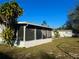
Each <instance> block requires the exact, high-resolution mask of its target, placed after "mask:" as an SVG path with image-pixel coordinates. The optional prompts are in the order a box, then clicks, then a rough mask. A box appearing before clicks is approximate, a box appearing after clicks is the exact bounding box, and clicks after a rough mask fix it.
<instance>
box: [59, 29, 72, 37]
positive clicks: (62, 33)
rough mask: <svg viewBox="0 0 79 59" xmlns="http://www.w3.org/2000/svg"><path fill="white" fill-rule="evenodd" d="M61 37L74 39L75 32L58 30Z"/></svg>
mask: <svg viewBox="0 0 79 59" xmlns="http://www.w3.org/2000/svg"><path fill="white" fill-rule="evenodd" d="M58 32H59V36H60V37H72V36H73V32H72V30H58Z"/></svg>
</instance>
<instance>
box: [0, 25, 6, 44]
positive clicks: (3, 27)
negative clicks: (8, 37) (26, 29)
mask: <svg viewBox="0 0 79 59" xmlns="http://www.w3.org/2000/svg"><path fill="white" fill-rule="evenodd" d="M4 29H5V25H3V24H0V43H2V41H3V40H2V39H3V38H2V36H1V33H2V31H3V30H4Z"/></svg>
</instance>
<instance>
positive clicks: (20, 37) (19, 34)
mask: <svg viewBox="0 0 79 59" xmlns="http://www.w3.org/2000/svg"><path fill="white" fill-rule="evenodd" d="M23 28H24V26H19V28H18V39H19V40H21V41H23Z"/></svg>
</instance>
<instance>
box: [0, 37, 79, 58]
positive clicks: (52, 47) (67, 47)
mask: <svg viewBox="0 0 79 59" xmlns="http://www.w3.org/2000/svg"><path fill="white" fill-rule="evenodd" d="M1 55H7V56H8V57H11V58H12V59H74V58H78V57H79V38H59V39H55V40H53V41H52V42H50V43H47V44H43V45H39V46H35V47H31V48H16V47H9V46H7V45H0V56H1ZM11 58H8V59H11ZM0 59H2V58H0ZM4 59H5V58H4Z"/></svg>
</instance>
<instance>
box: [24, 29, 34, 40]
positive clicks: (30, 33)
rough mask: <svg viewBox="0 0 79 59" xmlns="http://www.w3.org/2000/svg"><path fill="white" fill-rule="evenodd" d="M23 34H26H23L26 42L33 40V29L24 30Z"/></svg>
mask: <svg viewBox="0 0 79 59" xmlns="http://www.w3.org/2000/svg"><path fill="white" fill-rule="evenodd" d="M25 33H26V34H25V35H26V36H25V38H26V41H30V40H34V29H32V28H26V31H25Z"/></svg>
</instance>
